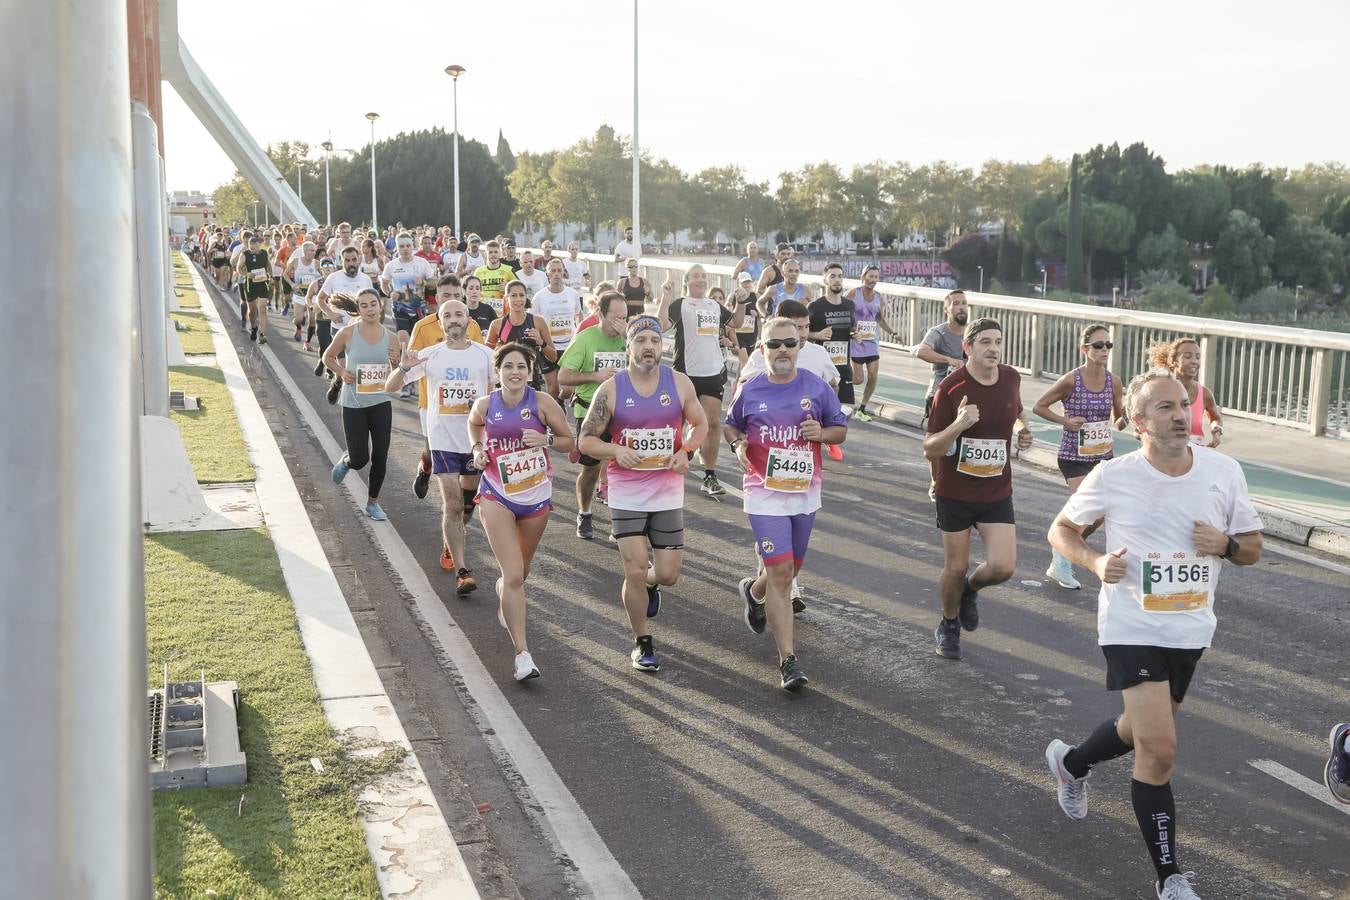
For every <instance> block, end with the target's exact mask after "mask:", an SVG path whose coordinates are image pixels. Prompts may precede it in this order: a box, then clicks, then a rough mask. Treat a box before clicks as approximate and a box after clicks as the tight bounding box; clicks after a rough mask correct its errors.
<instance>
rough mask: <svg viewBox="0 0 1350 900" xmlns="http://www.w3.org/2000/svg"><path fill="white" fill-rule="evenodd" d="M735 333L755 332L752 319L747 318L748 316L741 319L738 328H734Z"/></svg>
mask: <svg viewBox="0 0 1350 900" xmlns="http://www.w3.org/2000/svg"><path fill="white" fill-rule="evenodd" d="M736 333H737V334H754V333H755V323H754V320H752V319H749V318H747V319H745V320H743V321H742V322H741V326H740V327H739V328H737V329H736Z"/></svg>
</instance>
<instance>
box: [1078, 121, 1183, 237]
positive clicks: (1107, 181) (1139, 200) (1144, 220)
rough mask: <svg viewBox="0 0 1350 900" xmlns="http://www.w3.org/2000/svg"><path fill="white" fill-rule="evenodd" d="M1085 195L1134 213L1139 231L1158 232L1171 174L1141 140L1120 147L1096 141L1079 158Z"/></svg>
mask: <svg viewBox="0 0 1350 900" xmlns="http://www.w3.org/2000/svg"><path fill="white" fill-rule="evenodd" d="M1080 175H1081V177H1082V182H1083V193H1084V195H1085V196H1088V197H1092V198H1095V199H1097V200H1104V201H1106V202H1107V203H1115V204H1118V205H1120V206H1123V207H1125V208H1126V209H1128V210H1129V211H1130V212H1131V213H1133V214H1134V220H1135V223H1136V225H1137V226H1138V228H1139V230H1140V233H1141V234H1148V233H1152V232H1157V231H1162V229H1163V228H1164V227H1165V226H1166V225H1167V222H1168V218H1169V216H1170V214H1171V212H1172V203H1171V194H1172V177H1171V176H1170V175H1168V174H1167V167H1166V164H1165V163H1164V162H1163V159H1162V157H1159V156H1155V155H1154V154H1153V152H1152V151H1150V150H1149V149H1148V147H1146V146H1145V145H1144V144H1142V143H1134V144H1131V145H1129V146H1128V147H1126V148H1125V149H1124V150H1121V149H1120V146H1119V145H1118V144H1112V145H1111V146H1110V147H1104V146H1102V145H1101V144H1098V145H1097V146H1096V147H1093V148H1092V149H1091V150H1089V151H1088V152H1087V153H1086V154H1084V156H1083V158H1082V169H1081V172H1080Z"/></svg>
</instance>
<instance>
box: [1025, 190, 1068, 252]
mask: <svg viewBox="0 0 1350 900" xmlns="http://www.w3.org/2000/svg"><path fill="white" fill-rule="evenodd" d="M1059 204H1060V198H1057V197H1056V196H1055V195H1054V194H1051V193H1042V194H1037V195H1036V196H1035V197H1032V198H1031V199H1030V200H1028V201H1027V202H1026V203H1025V204H1023V205H1022V212H1021V217H1022V229H1021V230H1022V234H1023V235H1025V236H1026V237H1027V238H1028V239H1029V240H1030V242H1031V243H1032V244H1033V245H1036V246H1038V247H1040V248H1041V250H1042V252H1043V253H1044V254H1046V255H1049V254H1050V252H1051V248H1052V247H1060V248H1061V252H1062V245H1063V243H1064V242H1063V235H1059V236H1057V237H1054V238H1053V239H1052V240H1051V241H1050V242H1049V245H1046V244H1042V243H1041V241H1040V237H1039V234H1038V233H1039V231H1040V228H1041V225H1042V224H1043V223H1044V222H1045V221H1046V220H1047V219H1051V218H1054V215H1055V213H1056V211H1058V210H1059Z"/></svg>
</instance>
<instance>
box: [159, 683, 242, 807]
mask: <svg viewBox="0 0 1350 900" xmlns="http://www.w3.org/2000/svg"><path fill="white" fill-rule="evenodd" d="M147 703H148V704H149V712H150V785H151V787H152V788H153V789H154V790H157V791H161V790H181V789H182V788H194V787H220V786H221V785H227V784H243V783H244V782H245V780H247V777H248V767H247V763H246V761H245V759H244V752H243V751H242V750H240V749H239V723H238V718H237V712H238V709H239V687H238V685H237V684H236V683H235V682H233V681H212V682H207V681H206V673H205V672H203V673H201V675H200V676H199V677H198V679H197V680H196V681H169V667H168V666H165V667H164V687H162V688H160V689H158V690H153V691H150V692H149V695H148V697H147Z"/></svg>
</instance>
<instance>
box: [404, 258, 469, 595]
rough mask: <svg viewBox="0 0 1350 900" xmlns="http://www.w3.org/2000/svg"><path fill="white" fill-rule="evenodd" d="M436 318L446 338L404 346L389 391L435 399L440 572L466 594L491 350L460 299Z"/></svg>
mask: <svg viewBox="0 0 1350 900" xmlns="http://www.w3.org/2000/svg"><path fill="white" fill-rule="evenodd" d="M447 277H450V278H453V277H454V276H453V275H452V276H447ZM454 287H455V288H458V287H459V285H458V283H456V284H455V285H454ZM436 318H437V319H438V320H439V322H440V325H441V331H442V333H443V334H444V335H445V337H444V339H443V340H442V341H440V342H439V343H437V344H433V345H432V346H430V347H426V348H423V349H419V350H413V349H412V348H411V347H409V348H405V349H404V351H403V354H402V359H400V361H399V365H398V368H396V369H395V370H394V371H393V372H390V373H389V380H388V381H387V382H385V386H384V389H385V391H386V392H388V393H391V394H392V393H396V392H398V391H400V390H402V388H403V385H404V384H406V383H410V382H416V383H417V386H418V391H419V393H420V394H421V395H422V396H430V397H432V398H434V399H435V402H433V403H429V404H428V406H427V408H426V411H425V412H424V413H423V418H422V421H423V429H422V433H423V434H425V435H426V438H427V441H428V443H429V445H430V448H431V458H432V468H431V473H432V474H433V475H435V476H436V483H437V484H438V485H439V486H440V489H441V542H442V543H441V568H442V569H445V570H446V571H448V572H450V571H453V572H455V574H456V580H455V593H457V594H459V595H461V596H463V595H464V594H467V593H469V592H470V591H472V590H474V589H475V588H476V587H477V586H478V584H477V582H476V581H474V577H473V572H471V571H470V570H469V568H468V567H467V566H465V565H464V563H465V562H466V561H467V560H468V557H467V556H466V555H465V552H464V542H465V534H464V526H465V524H467V522H468V520H469V517H468V515H466V512H468V511H471V510H472V505H471V504H472V502H473V498H474V496H475V495H476V494H477V493H478V478H479V475H480V474H481V473H480V472H479V470H478V469H477V468H475V467H474V463H473V453H472V452H471V451H470V446H469V431H468V427H467V426H468V422H469V407H470V406H472V405H473V402H474V401H475V400H477V399H478V398H479V397H486V396H487V395H488V394H490V393H491V392H492V351H490V350H488V348H487V347H484V346H483V345H482V344H475V343H472V342H471V341H470V340H469V336H468V330H469V328H470V326H472V325H473V322H472V320H471V319H470V318H469V310H468V307H466V306H465V305H464V304H463V303H462V302H461V301H459V300H453V299H447V300H445V301H444V302H442V303H441V304H440V307H439V308H438V309H437V310H436ZM466 504H468V505H469V506H468V509H466ZM456 561H458V563H459V565H458V568H456V565H455V563H456Z"/></svg>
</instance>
